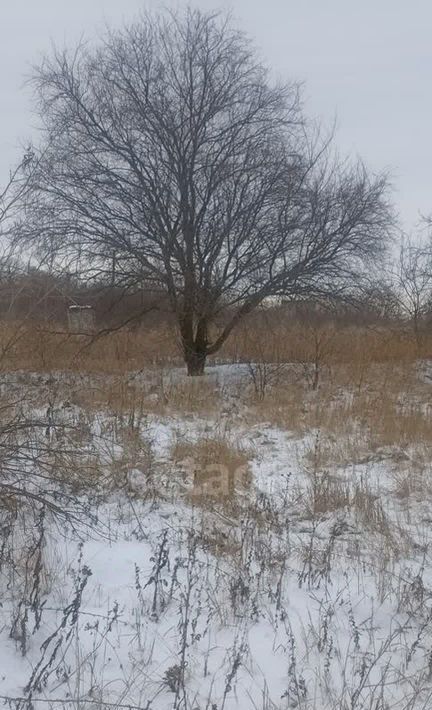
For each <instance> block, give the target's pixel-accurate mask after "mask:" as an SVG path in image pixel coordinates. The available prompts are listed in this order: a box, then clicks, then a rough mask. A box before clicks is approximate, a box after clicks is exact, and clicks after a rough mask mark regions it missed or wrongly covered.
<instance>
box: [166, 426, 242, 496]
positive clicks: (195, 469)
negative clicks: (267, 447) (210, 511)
mask: <svg viewBox="0 0 432 710" xmlns="http://www.w3.org/2000/svg"><path fill="white" fill-rule="evenodd" d="M171 457H172V459H173V461H174V462H175V463H177V464H180V465H181V466H182V469H183V472H184V477H185V479H186V480H187V482H188V484H189V495H190V497H191V499H192V500H194V501H196V502H203V501H205V500H208V499H210V500H212V501H214V500H222V501H224V500H226V499H229V498H232V496H233V495H234V494H235V493H237V492H239V491H240V490H246V489H248V488H250V486H251V483H252V476H251V472H250V470H249V467H248V463H249V460H250V458H251V454H250V452H248V451H247V450H245V449H244V448H242V447H241V446H240V445H239V444H237V443H235V442H232V441H229V439H227V437H225V436H222V435H216V436H205V437H203V438H201V439H199V440H198V441H196V442H192V441H189V440H186V439H178V440H177V441H176V442H175V443H174V445H173V447H172V450H171Z"/></svg>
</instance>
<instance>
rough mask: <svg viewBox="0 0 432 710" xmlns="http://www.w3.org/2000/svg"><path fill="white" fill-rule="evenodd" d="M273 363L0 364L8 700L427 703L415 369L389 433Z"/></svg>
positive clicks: (419, 395) (272, 708) (209, 708)
mask: <svg viewBox="0 0 432 710" xmlns="http://www.w3.org/2000/svg"><path fill="white" fill-rule="evenodd" d="M271 374H272V373H270V372H269V373H268V380H269V381H270V380H271ZM273 374H275V373H273ZM277 374H278V377H279V378H280V377H283V378H284V381H283V382H282V383H281V381H280V379H279V380H277V381H276V376H275V377H274V378H273V381H272V382H271V384H269V385H268V387H267V386H266V388H265V390H264V392H262V391H261V390H260V389H257V387H256V381H257V373H255V378H253V377H251V373H250V371H248V368H246V367H245V366H238V367H234V366H230V367H222V366H220V367H217V368H212V369H211V370H210V374H209V375H208V376H207V377H206V378H203V379H200V380H199V381H198V382H192V383H191V381H186V380H185V378H184V377H183V375H182V374H181V373H180V372H177V371H172V372H168V373H166V372H165V373H159V372H147V373H139V374H137V375H134V376H130V377H129V378H126V379H123V380H122V381H121V382H120V383H119V382H114V380H115V378H111V379H110V378H106V379H104V378H102V377H101V376H100V377H97V376H93V377H90V376H86V377H84V376H77V375H72V374H70V375H61V374H60V373H58V374H55V375H51V376H44V375H30V374H19V373H17V374H14V375H11V374H8V375H3V379H2V384H1V393H2V398H3V399H2V402H3V403H2V409H1V430H0V461H1V465H2V474H3V478H2V481H3V488H2V490H0V494H1V499H0V502H1V508H0V512H1V527H2V535H1V539H0V545H1V548H0V565H1V567H0V574H1V577H0V584H1V604H0V695H1V696H2V698H3V699H4V700H5V703H7V704H8V705H9V706H10V707H12V708H15V707H17V708H35V709H36V710H37V709H38V708H60V707H61V708H68V707H71V708H80V709H83V708H86V709H87V708H89V709H90V708H105V707H108V708H132V709H135V708H140V709H142V710H171V709H176V710H180V708H182V709H184V710H234V709H240V710H248V709H249V708H250V709H251V710H255V709H256V710H285V709H287V708H299V709H303V710H306V709H307V710H327V709H328V710H337V709H339V708H340V709H342V710H354V709H355V710H390V709H391V710H408V709H411V710H419V709H420V708H423V709H424V710H426V709H428V708H431V707H432V560H431V544H430V543H431V529H432V528H431V525H432V499H431V491H432V485H431V482H432V479H431V478H430V477H431V474H432V471H431V463H430V461H431V458H430V454H431V448H430V446H429V440H428V438H427V437H428V433H429V428H428V427H429V418H430V411H429V401H428V400H429V399H430V401H431V403H432V389H431V387H432V385H431V382H430V380H429V375H428V369H427V367H426V366H422V367H420V368H417V369H416V372H415V377H416V381H417V383H418V392H417V390H416V391H415V392H413V394H412V398H411V399H410V401H406V399H404V398H403V396H402V395H401V394H400V393H398V394H397V397H398V401H397V407H399V409H398V410H397V411H398V416H399V417H400V420H401V421H402V420H403V422H404V425H406V431H405V429H404V432H405V433H404V437H406V439H403V438H401V436H402V435H401V434H400V433H399V429H398V433H397V436H398V437H399V439H398V441H399V443H398V444H395V443H394V442H393V441H392V438H391V432H392V426H393V427H396V428H397V427H399V424H400V422H399V423H398V421H399V420H396V419H395V421H394V423H393V424H392V423H391V422H390V424H389V433H388V435H387V439H386V438H385V437H384V434H382V433H381V434H380V436H381V439H380V441H377V439H376V436H377V429H378V428H379V426H380V422H379V421H378V423H377V424H376V430H375V431H374V430H373V429H374V427H373V426H371V425H370V421H375V420H373V419H371V420H370V421H369V420H368V422H366V423H365V422H364V421H363V420H362V415H361V413H360V414H359V413H358V412H357V409H355V407H356V406H357V404H356V402H358V401H359V400H358V399H357V400H356V399H355V398H356V397H357V398H361V397H365V396H366V395H365V392H366V393H367V396H368V397H369V399H368V400H367V401H368V402H369V404H370V405H371V410H372V411H371V413H370V417H372V416H373V407H374V402H375V403H376V405H375V406H376V407H378V406H379V398H380V397H381V395H380V393H379V392H374V393H373V394H374V397H375V399H373V397H372V398H371V394H370V391H369V390H368V389H367V387H366V385H363V383H361V388H360V387H358V391H356V392H352V391H350V390H349V389H348V388H345V387H338V388H337V389H333V390H332V394H331V396H326V397H324V395H323V394H322V391H321V392H320V390H319V389H318V390H317V391H312V390H310V388H308V387H307V381H306V384H305V387H304V388H303V389H302V390H301V391H302V392H303V395H302V396H303V399H302V400H301V401H296V400H297V399H298V397H299V390H295V392H294V394H293V399H292V400H289V407H288V405H287V404H286V402H285V405H284V406H285V407H286V408H285V409H283V405H282V404H280V405H279V404H278V402H279V400H278V397H280V396H281V395H280V392H279V391H278V390H279V389H281V388H282V387H283V386H285V385H286V387H287V391H288V392H289V391H290V381H291V380H290V381H288V380H289V378H292V381H295V379H296V378H297V377H298V373H296V372H290V373H289V372H288V371H287V372H286V373H282V374H281V373H280V372H278V373H277ZM402 379H403V378H402ZM285 380H286V382H285ZM261 389H262V388H261ZM381 398H382V397H381ZM257 399H258V400H259V401H258V403H257V402H256V400H257ZM362 401H363V400H362ZM365 401H366V400H365ZM356 412H357V413H356ZM282 414H284V421H283V423H281V421H280V420H281V419H282ZM318 414H319V416H318ZM414 415H415V417H416V420H415V421H416V422H417V424H416V432H418V427H419V426H420V425H419V422H421V426H423V427H424V430H423V429H421V430H420V433H419V436H418V440H417V438H416V436H417V435H416V436H414V434H413V433H411V434H410V432H411V429H412V428H413V424H412V420H413V417H414ZM335 418H337V424H335ZM381 419H382V417H381ZM300 420H301V422H300ZM408 423H409V426H411V429H410V428H409V426H408ZM380 431H381V430H380ZM29 496H30V497H29Z"/></svg>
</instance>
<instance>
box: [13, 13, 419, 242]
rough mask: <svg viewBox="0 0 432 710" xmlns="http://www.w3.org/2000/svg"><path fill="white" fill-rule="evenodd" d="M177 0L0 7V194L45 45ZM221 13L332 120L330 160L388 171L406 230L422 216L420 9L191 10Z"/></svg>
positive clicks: (312, 108)
mask: <svg viewBox="0 0 432 710" xmlns="http://www.w3.org/2000/svg"><path fill="white" fill-rule="evenodd" d="M184 4H186V3H185V2H182V0H179V1H178V2H173V1H172V0H165V2H163V3H160V2H158V1H156V0H147V1H145V0H0V184H2V182H3V181H4V180H5V179H6V177H7V174H8V170H9V167H10V166H11V165H12V164H13V163H14V162H16V161H17V160H18V159H19V156H20V146H21V145H22V144H23V143H25V140H26V138H28V137H29V136H33V137H34V128H33V126H34V125H35V118H34V116H33V115H32V111H31V100H30V98H31V97H30V94H29V91H28V89H25V88H24V86H23V85H24V80H25V77H26V75H27V74H28V73H29V70H30V65H31V64H32V62H37V60H38V58H39V57H40V56H41V55H42V54H43V53H44V52H46V51H49V48H50V45H51V42H55V43H56V44H60V45H63V44H64V43H67V44H73V43H75V42H76V41H77V40H78V39H79V38H80V37H81V36H83V35H84V36H86V37H92V36H94V35H95V34H96V33H97V32H99V31H102V30H103V26H104V23H106V22H108V23H109V24H111V25H115V26H118V25H121V24H122V22H123V21H128V20H130V19H133V18H134V17H135V16H136V14H137V12H139V10H140V9H142V8H145V7H152V8H155V7H160V6H161V5H163V6H177V7H178V6H182V5H184ZM190 4H194V5H196V6H198V7H202V8H206V9H214V8H222V9H224V8H230V9H231V10H232V11H233V15H234V17H235V19H236V20H237V21H238V24H239V25H240V26H241V27H243V28H244V29H245V30H246V31H247V32H248V33H249V34H250V35H251V36H252V37H253V38H254V39H255V43H256V44H257V46H258V47H259V48H260V50H261V53H262V56H263V57H264V58H265V59H266V61H267V63H268V64H269V65H270V66H271V67H273V68H274V71H275V73H276V74H277V75H278V76H279V77H282V78H286V79H291V78H293V79H299V80H302V81H304V82H305V97H306V107H307V110H308V112H309V114H310V115H312V116H314V117H319V118H321V119H323V120H324V121H325V122H326V123H327V125H331V124H332V122H333V120H334V119H335V118H336V119H337V126H338V129H337V137H336V140H337V144H338V146H339V148H340V150H341V152H344V153H346V152H349V153H351V154H353V155H361V156H362V157H363V158H364V159H365V161H366V162H367V164H368V165H369V166H370V167H371V168H372V169H374V170H381V169H390V170H391V172H392V175H393V182H394V186H395V194H394V200H395V203H396V206H397V208H398V209H399V211H400V214H401V217H402V220H403V223H404V225H405V227H406V228H408V229H411V228H413V227H415V225H416V223H417V222H418V220H419V214H420V213H423V214H426V213H430V212H432V192H431V190H430V185H431V182H432V156H431V143H432V142H431V138H430V131H431V118H432V91H431V84H430V78H431V70H432V41H431V40H432V2H431V0H411V2H408V1H407V0H225V1H224V2H218V0H195V2H191V3H190Z"/></svg>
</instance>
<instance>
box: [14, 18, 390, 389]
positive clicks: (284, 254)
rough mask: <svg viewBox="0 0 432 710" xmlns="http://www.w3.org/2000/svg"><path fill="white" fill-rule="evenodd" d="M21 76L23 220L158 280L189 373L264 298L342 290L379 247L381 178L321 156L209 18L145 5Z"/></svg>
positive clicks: (124, 272)
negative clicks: (26, 190) (25, 119)
mask: <svg viewBox="0 0 432 710" xmlns="http://www.w3.org/2000/svg"><path fill="white" fill-rule="evenodd" d="M34 87H35V90H36V95H37V101H38V107H39V112H40V115H41V118H42V120H43V123H44V132H45V138H44V140H43V141H42V148H41V154H40V155H39V156H38V170H37V171H36V175H35V180H34V185H33V188H34V189H33V192H32V200H31V201H30V202H29V203H28V205H27V211H28V215H29V216H30V217H31V220H32V221H33V224H36V226H37V231H38V233H39V232H40V228H41V225H43V227H44V230H43V233H44V239H45V241H46V244H47V245H48V247H49V248H50V249H52V248H53V245H54V248H55V249H56V254H57V258H58V259H60V258H61V257H63V258H66V256H67V258H68V259H70V258H71V256H72V255H75V256H76V258H77V259H79V261H80V265H81V270H84V271H85V270H88V273H89V274H92V275H97V276H98V277H106V278H107V279H109V278H112V269H113V263H115V269H116V284H117V285H120V284H123V285H124V286H125V287H128V288H129V287H136V286H137V285H139V284H141V283H143V282H145V283H147V284H153V286H154V287H156V288H162V289H163V290H164V291H165V292H166V294H167V295H168V299H169V304H170V309H171V310H172V312H173V313H174V315H175V318H176V322H177V324H178V331H179V335H180V341H181V346H182V350H183V354H184V359H185V362H186V365H187V369H188V373H189V374H191V375H196V374H202V373H203V371H204V366H205V362H206V358H207V357H208V356H209V355H212V354H214V353H216V352H217V350H218V349H219V348H220V347H221V346H222V344H223V343H224V342H225V340H226V339H227V338H228V337H229V335H230V333H231V332H232V330H233V328H235V326H236V325H237V324H238V323H239V322H240V321H241V319H242V318H243V317H244V316H245V315H247V314H248V313H249V312H251V311H252V310H253V309H254V308H256V307H257V306H258V305H260V304H262V303H263V302H265V300H266V299H268V298H269V297H278V296H282V295H283V296H285V297H287V296H288V297H302V296H305V295H307V296H308V297H310V296H311V295H313V296H315V297H317V296H319V295H320V294H326V295H328V294H332V295H337V294H341V293H342V292H345V291H347V290H349V289H350V288H352V286H353V284H354V283H355V280H356V279H357V278H358V277H359V274H360V272H361V270H362V268H363V267H364V265H365V263H368V262H369V261H370V260H371V259H376V257H377V256H378V255H379V254H380V253H381V251H382V250H383V248H384V246H385V238H386V236H387V234H388V230H389V224H390V210H389V207H388V204H387V202H386V178H385V177H384V176H378V177H370V176H369V175H368V174H367V172H366V170H365V168H364V167H363V165H362V164H360V163H359V164H356V165H353V166H350V165H348V164H346V163H341V162H339V161H338V160H337V159H335V158H333V157H332V151H331V150H330V148H329V146H328V145H323V142H322V141H320V140H318V139H316V137H315V138H314V137H313V136H312V132H311V131H310V130H309V128H308V126H307V122H306V121H305V118H304V116H303V113H302V110H301V106H300V100H299V90H298V86H297V85H296V84H294V83H291V84H288V85H284V86H282V85H279V84H274V83H273V82H272V81H271V79H270V77H269V74H268V72H267V70H266V69H265V68H264V67H263V66H262V65H261V64H260V63H259V62H258V61H257V58H256V55H255V52H254V50H253V49H252V48H251V45H250V43H249V41H248V40H247V38H245V36H244V35H243V34H242V33H241V32H239V31H237V30H236V29H235V28H233V27H232V26H231V24H230V22H229V21H228V20H226V19H225V18H224V17H223V16H221V15H211V14H204V13H202V12H199V11H194V10H188V11H187V12H186V13H185V14H180V15H177V14H171V13H169V14H166V15H159V16H152V15H146V16H143V17H142V18H141V20H140V21H138V22H137V23H136V24H134V25H132V26H130V27H128V28H125V29H124V30H122V31H119V32H109V33H108V34H107V35H106V37H105V39H104V41H103V42H102V43H101V44H100V45H99V46H97V47H96V48H94V47H90V46H87V45H84V44H82V45H80V46H79V47H78V48H77V49H76V50H75V51H74V52H72V53H70V52H68V51H55V52H54V53H53V54H52V56H50V57H48V58H46V59H45V60H44V61H43V63H42V64H41V66H39V68H38V69H37V70H36V71H35V76H34ZM28 234H31V221H30V222H29V225H28ZM221 313H223V314H224V317H223V318H221V317H220V316H221ZM227 314H228V316H227ZM220 323H222V325H220ZM218 324H219V325H218Z"/></svg>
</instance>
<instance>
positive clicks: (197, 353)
mask: <svg viewBox="0 0 432 710" xmlns="http://www.w3.org/2000/svg"><path fill="white" fill-rule="evenodd" d="M180 330H181V335H182V344H183V355H184V360H185V363H186V368H187V373H188V375H189V376H190V377H196V376H199V375H203V374H204V368H205V364H206V360H207V354H208V351H207V321H206V320H205V319H204V318H201V319H200V320H199V321H198V323H197V326H196V329H194V327H193V321H192V319H191V318H184V319H183V320H182V321H181V323H180ZM194 331H195V332H194Z"/></svg>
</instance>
